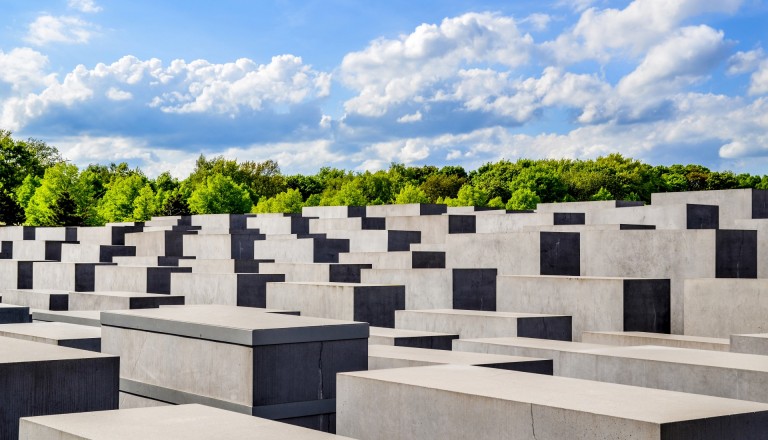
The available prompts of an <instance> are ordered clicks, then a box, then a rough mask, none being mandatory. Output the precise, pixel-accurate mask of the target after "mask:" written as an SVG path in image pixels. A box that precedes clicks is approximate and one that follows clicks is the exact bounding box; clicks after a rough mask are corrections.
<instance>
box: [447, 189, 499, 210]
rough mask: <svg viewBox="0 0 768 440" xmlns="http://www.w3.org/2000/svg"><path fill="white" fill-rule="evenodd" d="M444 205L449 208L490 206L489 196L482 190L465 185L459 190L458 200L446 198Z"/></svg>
mask: <svg viewBox="0 0 768 440" xmlns="http://www.w3.org/2000/svg"><path fill="white" fill-rule="evenodd" d="M443 203H445V204H446V205H448V206H475V207H479V208H484V207H485V206H486V205H487V204H488V194H487V193H486V192H485V191H483V190H482V189H480V188H476V187H474V186H472V185H464V186H462V187H461V189H460V190H459V193H458V194H457V195H456V198H455V199H453V198H450V197H446V198H445V199H443Z"/></svg>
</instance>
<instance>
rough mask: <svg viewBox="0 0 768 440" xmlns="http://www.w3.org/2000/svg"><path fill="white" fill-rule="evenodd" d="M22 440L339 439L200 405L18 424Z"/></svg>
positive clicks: (30, 419)
mask: <svg viewBox="0 0 768 440" xmlns="http://www.w3.org/2000/svg"><path fill="white" fill-rule="evenodd" d="M19 438H20V439H23V440H48V439H52V438H61V439H65V438H66V439H69V438H72V439H75V438H77V439H82V440H129V439H131V440H132V439H139V438H140V439H143V440H175V439H178V440H181V439H184V440H208V439H213V438H222V439H232V440H236V439H252V440H258V439H264V440H266V439H269V440H331V439H344V438H345V437H340V436H336V435H333V434H327V433H323V432H317V431H313V430H310V429H306V428H301V427H297V426H291V425H288V424H285V423H279V422H273V421H271V420H266V419H262V418H258V417H250V416H246V415H243V414H237V413H233V412H231V411H224V410H221V409H217V408H211V407H208V406H203V405H178V406H161V407H149V408H133V409H121V410H118V411H102V412H98V413H95V412H92V413H81V414H62V415H57V416H47V417H28V418H24V419H22V420H21V436H20V437H19Z"/></svg>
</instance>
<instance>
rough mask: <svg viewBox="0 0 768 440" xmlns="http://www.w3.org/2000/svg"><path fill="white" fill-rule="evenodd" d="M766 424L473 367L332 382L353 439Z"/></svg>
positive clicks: (623, 389) (753, 413) (741, 430)
mask: <svg viewBox="0 0 768 440" xmlns="http://www.w3.org/2000/svg"><path fill="white" fill-rule="evenodd" d="M371 396H376V399H372V398H371ZM766 423H768V406H766V405H764V404H756V403H749V402H741V401H737V400H730V399H721V398H714V397H708V396H695V395H689V394H684V393H675V392H670V391H661V390H652V389H643V388H636V387H628V386H623V385H616V384H606V383H598V382H590V381H584V380H577V379H570V378H562V377H550V376H544V375H536V374H528V373H520V372H516V371H499V370H494V369H489V368H481V367H474V366H463V365H441V366H431V367H417V368H402V369H393V370H377V371H368V372H357V373H345V374H341V375H340V376H339V402H338V416H337V428H338V433H339V434H341V435H348V436H350V437H354V438H358V439H361V440H376V439H387V440H390V439H392V440H397V439H414V438H439V439H467V438H472V439H478V440H481V439H499V438H510V435H514V438H520V439H537V440H543V439H564V438H568V439H595V438H611V439H613V438H638V439H716V438H745V439H746V438H752V439H758V438H763V437H764V435H765V431H764V426H765V424H766Z"/></svg>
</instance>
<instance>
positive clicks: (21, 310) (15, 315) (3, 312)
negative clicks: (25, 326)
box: [0, 304, 32, 324]
mask: <svg viewBox="0 0 768 440" xmlns="http://www.w3.org/2000/svg"><path fill="white" fill-rule="evenodd" d="M29 313H30V312H29V307H25V306H14V305H10V304H0V324H19V323H24V322H31V321H32V319H31V317H30V314H29Z"/></svg>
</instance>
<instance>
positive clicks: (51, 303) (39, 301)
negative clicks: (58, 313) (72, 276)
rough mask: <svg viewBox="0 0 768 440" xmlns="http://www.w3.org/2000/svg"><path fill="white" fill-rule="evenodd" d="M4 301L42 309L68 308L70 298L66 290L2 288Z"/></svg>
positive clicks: (0, 291)
mask: <svg viewBox="0 0 768 440" xmlns="http://www.w3.org/2000/svg"><path fill="white" fill-rule="evenodd" d="M0 296H2V297H3V301H4V302H6V303H9V304H16V305H19V306H25V307H29V308H30V309H42V310H67V307H68V304H69V300H68V292H67V291H66V290H25V289H0Z"/></svg>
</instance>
